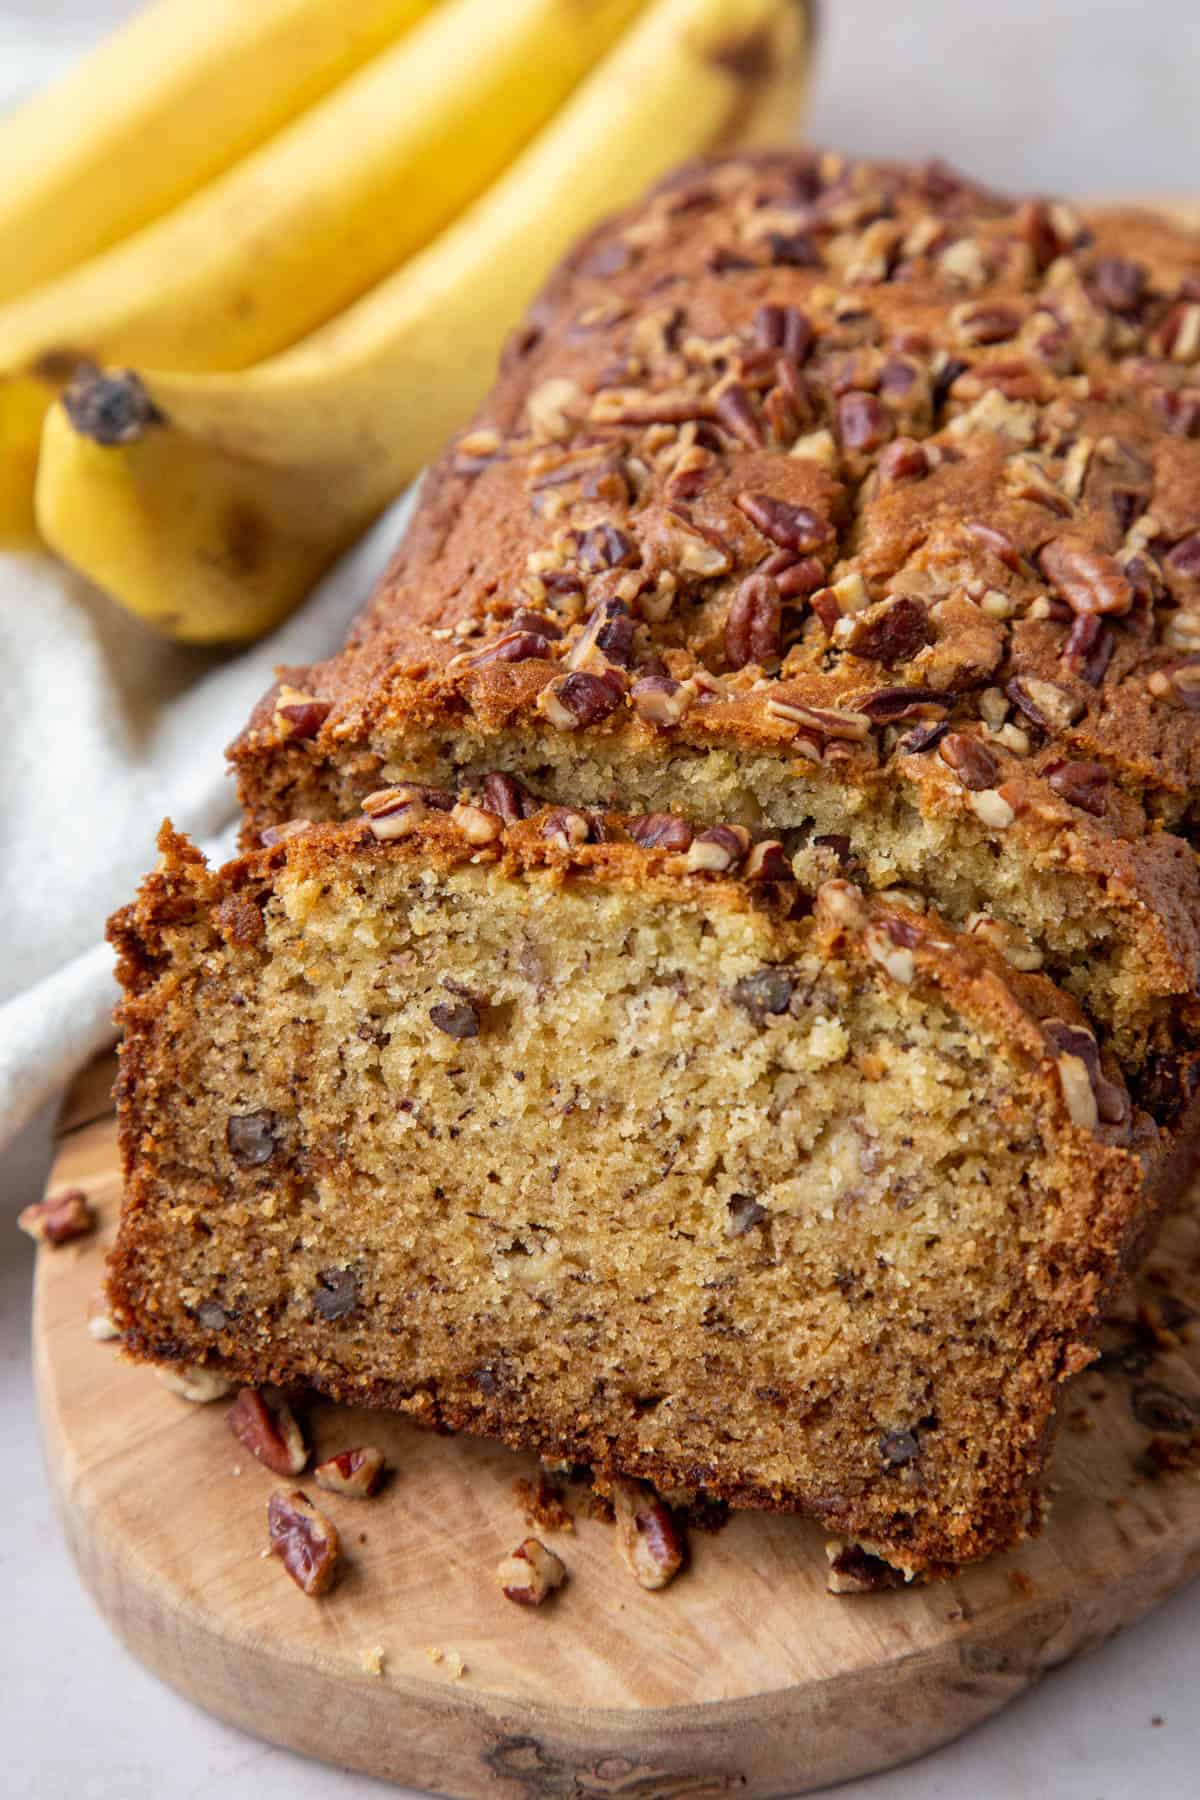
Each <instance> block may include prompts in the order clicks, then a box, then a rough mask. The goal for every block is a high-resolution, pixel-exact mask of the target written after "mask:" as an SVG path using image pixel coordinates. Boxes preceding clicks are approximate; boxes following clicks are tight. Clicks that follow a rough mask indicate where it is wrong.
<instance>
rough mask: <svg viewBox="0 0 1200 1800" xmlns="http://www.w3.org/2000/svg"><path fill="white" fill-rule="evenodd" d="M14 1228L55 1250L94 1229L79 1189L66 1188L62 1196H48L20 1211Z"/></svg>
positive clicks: (87, 1206)
mask: <svg viewBox="0 0 1200 1800" xmlns="http://www.w3.org/2000/svg"><path fill="white" fill-rule="evenodd" d="M17 1224H18V1226H19V1227H20V1229H21V1230H22V1231H23V1232H25V1234H26V1236H27V1237H31V1238H35V1239H36V1240H37V1242H38V1243H39V1244H49V1245H50V1248H51V1249H52V1250H56V1249H57V1248H58V1246H59V1245H60V1244H69V1243H70V1242H71V1241H72V1239H74V1238H81V1237H86V1236H87V1234H88V1232H89V1231H94V1230H95V1229H96V1215H95V1213H94V1212H93V1210H92V1206H91V1202H90V1201H89V1199H88V1197H87V1195H86V1194H85V1193H84V1191H83V1189H82V1188H67V1189H66V1190H65V1192H63V1193H61V1194H47V1195H46V1198H45V1199H44V1200H35V1201H34V1202H33V1204H32V1205H30V1206H26V1207H23V1208H22V1210H21V1212H20V1213H18V1215H17Z"/></svg>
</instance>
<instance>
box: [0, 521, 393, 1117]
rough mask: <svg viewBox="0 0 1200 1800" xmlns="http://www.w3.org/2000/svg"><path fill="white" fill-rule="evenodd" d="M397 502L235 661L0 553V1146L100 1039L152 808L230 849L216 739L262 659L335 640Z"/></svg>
mask: <svg viewBox="0 0 1200 1800" xmlns="http://www.w3.org/2000/svg"><path fill="white" fill-rule="evenodd" d="M408 510H409V498H408V497H406V498H405V499H403V500H400V501H399V502H397V504H396V506H395V507H393V508H392V510H391V512H390V513H388V514H387V515H385V517H384V518H383V519H381V520H380V521H379V523H378V524H377V525H376V526H375V527H374V529H373V530H372V531H371V532H370V533H369V535H368V536H367V537H366V538H365V539H364V540H363V542H362V543H361V544H360V545H359V546H358V547H357V548H356V549H355V550H353V551H351V552H350V554H349V555H348V556H346V557H344V558H343V560H342V561H341V562H340V563H339V564H338V565H337V567H336V568H335V569H334V570H332V571H331V573H330V574H329V575H328V576H327V577H326V579H325V581H324V582H322V584H321V585H320V586H319V587H318V588H317V590H316V591H315V592H314V593H313V594H312V596H311V597H310V598H309V600H308V601H307V602H306V603H305V605H304V606H303V607H302V608H301V609H300V611H299V612H297V613H295V614H293V616H292V617H291V618H290V619H289V620H288V621H287V622H286V623H285V624H284V625H283V626H281V627H280V629H279V630H278V631H276V632H275V633H273V635H272V636H271V637H269V638H266V639H264V640H263V641H262V642H261V643H259V644H255V645H254V646H252V647H251V648H250V649H248V650H243V651H240V652H238V653H234V654H230V653H225V654H217V653H215V652H209V651H200V650H191V649H184V648H182V647H180V646H178V645H173V644H169V643H166V642H164V641H163V640H162V639H161V638H157V637H154V636H152V635H151V633H150V632H148V631H147V630H146V629H145V627H144V626H142V625H140V624H139V623H138V622H137V621H136V620H134V619H132V618H130V617H129V616H128V615H127V614H126V613H124V612H122V611H121V609H120V608H119V607H117V606H115V605H114V604H113V603H112V601H110V600H109V599H107V598H106V597H105V596H104V595H103V594H101V593H98V592H97V590H96V589H95V588H94V587H92V586H90V584H88V583H87V582H85V581H82V580H80V579H78V578H77V577H75V576H73V575H71V574H70V573H69V572H68V571H67V570H65V569H63V568H62V567H60V566H59V565H57V564H55V563H53V562H51V561H50V559H49V558H48V557H39V556H33V555H30V556H23V557H18V556H12V555H8V556H0V671H3V673H2V675H0V689H2V693H3V698H0V721H2V722H0V743H2V744H3V749H2V750H0V1145H3V1144H4V1143H5V1142H6V1141H7V1140H8V1138H10V1137H11V1136H12V1135H13V1133H15V1132H16V1131H18V1130H19V1129H20V1127H21V1126H22V1125H23V1124H24V1123H25V1121H26V1120H27V1119H29V1118H31V1117H32V1115H33V1113H34V1112H35V1111H36V1110H37V1108H38V1107H39V1106H41V1105H43V1104H44V1103H45V1102H46V1101H47V1100H48V1099H50V1098H51V1097H52V1096H53V1095H54V1094H55V1093H56V1092H57V1090H58V1089H60V1088H61V1087H62V1086H63V1085H64V1084H65V1083H66V1082H67V1081H68V1080H69V1079H70V1077H71V1076H72V1075H73V1074H74V1072H75V1071H76V1069H78V1068H79V1067H81V1066H82V1064H83V1063H84V1062H86V1061H87V1059H88V1058H89V1057H91V1056H93V1055H94V1054H95V1053H96V1052H97V1051H98V1050H100V1049H102V1048H103V1046H104V1045H105V1044H106V1043H107V1042H109V1041H110V1040H111V1038H112V1036H113V1030H112V1023H111V1016H110V1015H111V1012H112V1007H113V1004H114V1001H115V999H116V985H115V983H114V981H113V978H112V953H111V951H110V950H109V948H108V946H107V945H106V944H105V943H104V942H103V933H104V921H105V918H106V917H107V915H108V914H109V913H110V912H111V911H112V910H113V909H114V908H115V907H117V906H119V905H121V904H122V903H123V902H124V901H126V900H129V899H131V898H132V896H133V893H134V889H135V888H136V886H137V882H138V880H139V878H140V876H141V875H142V874H143V873H144V872H145V870H147V869H148V868H150V867H151V866H152V865H153V862H154V859H155V854H156V852H155V847H154V837H155V833H156V832H157V830H158V827H159V825H160V823H161V822H162V820H163V818H164V817H170V818H171V819H172V820H173V821H174V823H175V824H176V825H177V826H178V827H179V828H180V829H181V830H184V831H187V832H188V833H189V834H190V835H191V836H193V837H194V838H196V839H197V841H198V842H200V843H201V844H202V845H203V846H204V848H205V850H206V851H207V852H208V853H209V854H210V855H214V854H215V855H217V856H220V855H221V854H222V853H224V852H228V851H229V850H231V848H232V845H233V840H234V837H235V835H236V803H235V797H234V789H233V783H232V781H231V779H230V777H229V776H228V775H227V774H226V773H225V765H224V759H223V755H222V752H223V750H224V747H225V745H226V744H227V743H228V742H229V740H230V739H231V738H232V737H233V736H234V735H235V733H236V732H237V731H238V730H239V729H240V727H241V726H242V725H243V724H244V723H245V721H246V719H247V717H248V716H249V713H250V709H251V707H252V706H253V704H254V702H255V700H256V699H257V698H258V696H259V695H260V694H261V693H262V692H263V690H264V689H265V688H266V687H267V686H269V684H270V681H271V678H272V671H273V669H274V668H275V666H276V665H277V664H279V663H303V662H307V661H311V660H313V659H314V658H318V657H323V656H327V655H329V654H330V653H331V652H332V651H334V650H336V649H337V647H338V645H339V644H340V643H341V641H342V638H343V637H344V635H345V632H346V629H347V626H348V625H349V623H350V620H351V619H352V618H353V616H354V614H355V612H356V611H357V610H358V608H359V606H360V605H361V604H362V602H363V601H364V599H365V598H366V595H367V592H368V590H369V588H370V586H371V583H372V582H373V580H374V578H375V576H376V574H377V573H378V572H379V570H380V569H381V567H382V566H383V564H384V562H385V561H386V560H387V557H388V555H389V554H390V552H391V550H392V547H393V545H394V544H395V542H396V541H397V539H398V538H399V536H400V532H401V530H402V529H403V525H404V523H405V522H406V520H407V515H408Z"/></svg>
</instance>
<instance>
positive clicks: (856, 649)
mask: <svg viewBox="0 0 1200 1800" xmlns="http://www.w3.org/2000/svg"><path fill="white" fill-rule="evenodd" d="M929 637H930V630H929V612H928V609H927V608H926V607H925V606H924V605H923V604H922V602H921V601H920V600H914V599H912V597H911V596H910V595H908V594H898V595H896V596H895V597H894V598H892V599H890V600H884V601H881V602H880V604H879V605H878V606H873V607H870V608H867V609H866V610H864V611H861V612H856V613H850V614H848V615H847V616H846V617H845V618H842V619H839V620H838V622H837V624H836V625H835V626H834V628H833V641H834V643H835V644H837V645H838V647H839V649H842V650H849V651H850V652H851V654H852V655H854V656H861V657H863V658H864V659H865V660H867V661H869V662H879V663H883V664H884V666H885V667H886V668H891V667H892V666H893V665H894V664H896V663H900V662H908V661H909V659H910V658H911V657H913V656H915V655H916V654H917V651H918V650H921V649H923V648H924V646H925V645H926V644H927V643H928V642H929Z"/></svg>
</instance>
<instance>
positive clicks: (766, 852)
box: [742, 838, 796, 881]
mask: <svg viewBox="0 0 1200 1800" xmlns="http://www.w3.org/2000/svg"><path fill="white" fill-rule="evenodd" d="M742 874H743V875H744V876H745V877H746V880H747V881H794V880H795V879H796V878H795V875H794V874H793V872H792V865H791V863H790V862H789V861H788V859H787V854H786V852H785V850H784V848H783V845H782V844H781V843H780V842H779V839H778V838H763V839H762V841H761V842H760V843H757V844H755V845H754V846H753V848H752V849H751V851H750V854H749V856H748V857H747V858H746V866H745V868H744V869H743V870H742Z"/></svg>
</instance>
